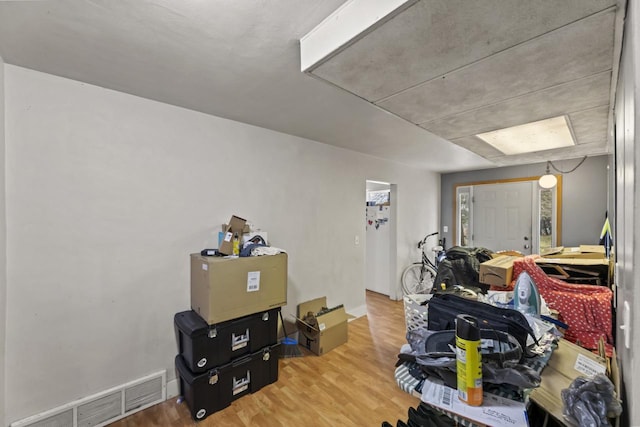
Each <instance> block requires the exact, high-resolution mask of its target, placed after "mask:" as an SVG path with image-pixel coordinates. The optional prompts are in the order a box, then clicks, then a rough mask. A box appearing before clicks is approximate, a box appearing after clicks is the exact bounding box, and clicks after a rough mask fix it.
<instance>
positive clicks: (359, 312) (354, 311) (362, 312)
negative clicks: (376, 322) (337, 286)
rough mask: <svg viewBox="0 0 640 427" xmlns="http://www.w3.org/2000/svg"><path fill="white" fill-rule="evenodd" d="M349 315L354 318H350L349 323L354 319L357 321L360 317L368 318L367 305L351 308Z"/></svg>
mask: <svg viewBox="0 0 640 427" xmlns="http://www.w3.org/2000/svg"><path fill="white" fill-rule="evenodd" d="M348 314H350V315H351V316H353V318H350V319H349V321H351V320H353V319H357V318H358V317H362V316H366V315H367V305H366V304H364V305H361V306H359V307H354V308H350V309H349V312H348Z"/></svg>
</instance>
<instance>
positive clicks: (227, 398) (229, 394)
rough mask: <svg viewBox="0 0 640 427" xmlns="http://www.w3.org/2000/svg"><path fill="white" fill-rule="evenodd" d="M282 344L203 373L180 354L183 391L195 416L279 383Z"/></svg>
mask: <svg viewBox="0 0 640 427" xmlns="http://www.w3.org/2000/svg"><path fill="white" fill-rule="evenodd" d="M279 347H280V344H276V345H273V346H270V347H265V348H263V349H262V350H260V351H257V352H255V353H253V354H250V355H247V356H246V357H241V358H240V359H238V360H234V361H233V362H231V363H228V364H226V365H224V366H220V367H217V368H213V369H210V370H209V371H207V372H204V373H201V374H195V373H193V372H191V371H190V370H189V368H188V367H187V365H185V363H184V359H183V358H182V357H181V356H180V355H177V356H176V359H175V363H176V376H177V377H178V378H179V381H180V394H181V395H182V397H183V398H184V401H185V402H186V403H187V406H188V407H189V410H190V412H191V416H192V417H193V419H194V420H196V421H199V420H202V419H204V418H206V417H208V416H209V415H211V414H213V413H214V412H217V411H219V410H221V409H224V408H226V407H227V406H229V405H230V404H231V402H233V401H234V400H236V399H239V398H240V397H242V396H244V395H245V394H249V393H254V392H256V391H258V390H260V389H261V388H262V387H264V386H266V385H269V384H271V383H274V382H276V381H277V380H278V359H279V357H278V355H279V351H280V349H279Z"/></svg>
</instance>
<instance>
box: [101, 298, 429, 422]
mask: <svg viewBox="0 0 640 427" xmlns="http://www.w3.org/2000/svg"><path fill="white" fill-rule="evenodd" d="M366 300H367V316H366V317H365V316H363V317H361V318H359V319H355V320H353V321H351V322H349V342H348V343H346V344H343V345H341V346H340V347H338V348H336V349H334V350H331V351H330V352H329V353H327V354H325V355H323V356H316V355H314V354H312V353H309V352H306V351H305V352H304V357H297V358H288V359H280V360H279V377H278V381H277V382H275V383H273V384H270V385H268V386H266V387H264V388H262V389H261V390H259V391H257V392H256V393H253V394H250V395H246V396H243V397H241V398H239V399H238V400H236V401H235V402H233V403H232V404H231V406H229V407H227V408H225V409H224V410H222V411H219V412H216V413H214V414H212V415H210V416H209V417H207V418H205V419H204V420H203V421H200V422H198V423H196V422H195V421H193V419H192V418H191V416H190V414H189V411H188V409H187V406H186V403H182V404H178V403H177V399H175V398H174V399H170V400H168V401H166V402H164V403H162V404H159V405H156V406H154V407H151V408H149V409H146V410H144V411H141V412H139V413H137V414H134V415H132V416H130V417H128V418H125V419H123V420H120V421H118V422H116V423H114V424H112V426H113V427H142V426H145V427H146V426H175V427H181V426H195V425H198V426H199V427H209V426H210V427H213V426H216V427H220V426H256V427H261V426H263V427H280V426H307V427H323V426H334V427H336V426H340V427H342V426H358V427H362V426H380V425H381V423H382V422H383V421H385V420H386V421H389V422H390V423H391V424H393V425H395V424H396V421H397V420H398V419H403V420H406V419H407V410H408V408H409V406H414V407H415V406H416V405H418V403H419V402H418V399H417V398H415V397H412V396H411V395H409V394H408V393H406V392H404V391H402V390H401V389H400V388H399V387H398V385H397V383H396V381H395V378H394V370H395V367H394V364H395V362H396V360H397V355H398V352H399V350H400V346H401V345H402V344H404V343H405V342H406V340H405V321H404V307H403V303H402V301H392V300H390V299H389V298H388V297H387V296H385V295H381V294H377V293H374V292H371V291H367V296H366Z"/></svg>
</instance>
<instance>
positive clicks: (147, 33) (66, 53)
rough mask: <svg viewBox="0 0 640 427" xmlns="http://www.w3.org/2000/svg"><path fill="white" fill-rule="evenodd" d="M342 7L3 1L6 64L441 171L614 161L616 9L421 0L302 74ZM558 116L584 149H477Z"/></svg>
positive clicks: (219, 0) (1, 39) (574, 0)
mask: <svg viewBox="0 0 640 427" xmlns="http://www.w3.org/2000/svg"><path fill="white" fill-rule="evenodd" d="M351 1H357V0H351ZM394 1H396V2H398V0H394ZM619 1H620V0H618V2H619ZM343 3H345V2H344V0H277V1H273V0H243V1H231V0H216V1H212V0H210V1H204V0H189V1H185V0H135V1H134V0H127V1H117V2H116V1H111V0H50V1H1V2H0V56H2V58H3V60H4V61H5V62H6V63H8V64H13V65H17V66H21V67H26V68H30V69H34V70H38V71H43V72H46V73H51V74H54V75H58V76H62V77H68V78H71V79H74V80H79V81H82V82H86V83H90V84H94V85H98V86H102V87H105V88H108V89H113V90H117V91H122V92H126V93H130V94H133V95H137V96H141V97H145V98H148V99H152V100H157V101H161V102H165V103H169V104H173V105H177V106H180V107H184V108H189V109H193V110H196V111H200V112H204V113H208V114H213V115H216V116H219V117H224V118H228V119H231V120H236V121H240V122H244V123H248V124H251V125H255V126H260V127H263V128H267V129H272V130H275V131H279V132H284V133H287V134H291V135H296V136H300V137H303V138H307V139H310V140H314V141H319V142H322V143H326V144H331V145H335V146H338V147H343V148H347V149H350V150H355V151H358V152H362V153H366V154H369V155H372V156H375V157H379V158H385V159H389V160H391V161H395V162H400V163H403V164H407V165H410V166H413V167H419V168H424V169H428V170H433V171H438V172H453V171H461V170H471V169H483V168H489V167H495V166H503V165H516V164H525V163H534V162H539V161H545V160H547V159H551V160H559V159H565V158H577V157H581V156H583V155H599V154H605V153H607V150H608V144H607V140H608V138H607V135H608V133H610V123H611V120H610V103H611V93H612V90H613V89H614V85H615V79H614V80H612V78H611V76H615V75H616V70H617V68H616V65H617V58H618V55H619V48H620V36H619V34H620V28H621V22H622V20H621V16H622V13H621V10H622V9H624V8H623V7H622V6H621V5H619V4H618V6H617V7H616V5H617V2H616V0H606V1H605V0H567V1H562V2H558V1H552V0H518V1H515V0H514V1H509V2H505V1H503V0H476V1H468V0H420V1H417V0H409V1H407V2H404V3H406V4H405V5H404V6H403V7H400V8H398V9H397V10H395V11H394V12H393V13H392V14H391V15H389V16H386V17H380V18H381V19H380V20H379V21H378V22H377V23H376V24H374V25H373V26H372V27H371V28H368V29H365V30H363V32H362V33H361V34H359V35H356V36H355V37H353V38H352V39H351V40H350V41H349V42H348V43H344V44H341V45H339V46H336V47H335V49H334V50H333V51H332V53H331V54H330V55H327V56H326V57H325V58H322V60H320V61H318V62H317V63H316V64H314V66H313V67H311V68H310V69H309V70H306V71H307V72H306V73H303V72H301V58H300V55H301V53H300V39H302V38H303V37H304V36H305V35H306V34H308V33H309V32H311V31H312V30H313V29H314V28H316V27H317V26H318V25H319V24H321V23H322V22H323V20H325V18H327V17H329V16H330V15H331V14H332V13H333V12H334V11H336V10H338V9H339V8H340V7H341V6H343ZM400 3H403V2H402V1H400ZM616 28H617V31H614V29H616ZM612 83H613V85H612ZM557 115H567V116H568V117H569V120H570V122H571V125H572V128H573V132H574V135H575V138H576V139H577V142H578V145H577V146H575V147H571V148H568V149H564V150H555V151H548V152H540V153H534V154H529V155H516V156H504V155H501V153H500V152H497V150H495V149H492V148H490V147H489V146H487V145H485V144H484V143H482V142H481V141H480V140H478V139H477V138H475V137H474V136H473V135H475V134H476V133H479V132H485V131H489V130H493V129H497V128H501V127H506V126H512V125H516V124H521V123H526V122H531V121H534V120H539V119H541V118H548V117H553V116H557Z"/></svg>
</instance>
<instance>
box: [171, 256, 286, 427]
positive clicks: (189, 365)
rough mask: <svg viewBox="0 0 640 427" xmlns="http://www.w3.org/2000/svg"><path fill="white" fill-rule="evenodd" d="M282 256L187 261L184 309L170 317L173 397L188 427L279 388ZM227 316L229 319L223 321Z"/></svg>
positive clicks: (283, 293) (283, 289) (283, 296)
mask: <svg viewBox="0 0 640 427" xmlns="http://www.w3.org/2000/svg"><path fill="white" fill-rule="evenodd" d="M286 295H287V255H286V254H284V253H282V254H278V255H267V256H260V257H246V258H222V257H205V256H201V255H200V254H194V255H191V307H192V310H189V311H183V312H180V313H176V315H175V316H174V325H175V328H176V337H177V341H178V348H179V353H178V355H177V356H176V358H175V364H176V377H177V378H178V381H179V385H180V394H181V395H182V397H183V398H184V401H185V402H186V403H187V405H188V406H189V410H190V412H191V416H192V417H193V419H194V420H202V419H204V418H206V417H207V416H208V415H211V414H212V413H214V412H216V411H219V410H221V409H223V408H226V407H227V406H229V405H230V404H231V402H233V401H234V400H236V399H238V398H240V397H242V396H244V395H245V394H249V393H253V392H256V391H258V390H260V389H261V388H262V387H264V386H266V385H268V384H271V383H274V382H276V381H277V380H278V359H279V351H280V350H279V346H280V344H278V316H279V314H280V307H281V306H283V305H285V304H286ZM229 316H234V317H229Z"/></svg>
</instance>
